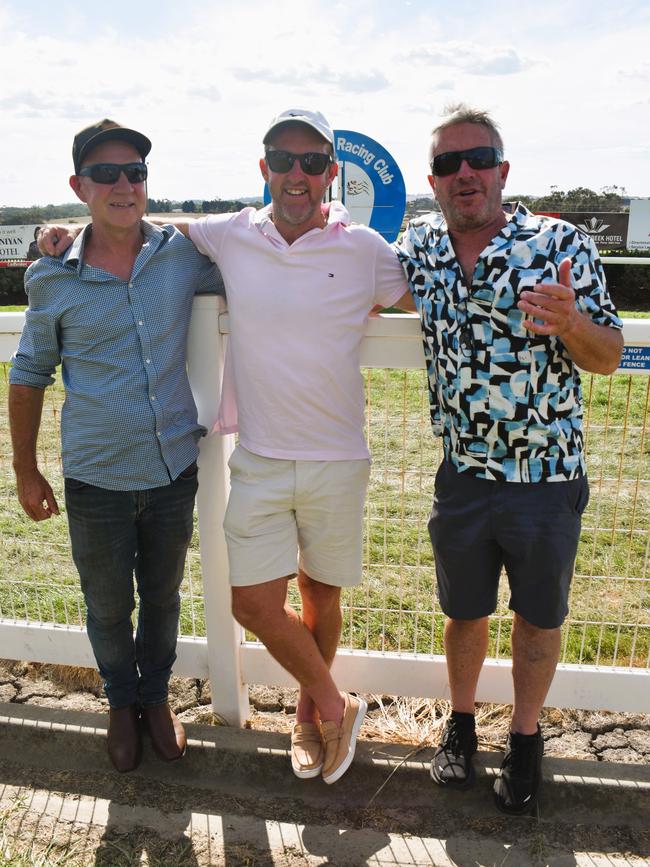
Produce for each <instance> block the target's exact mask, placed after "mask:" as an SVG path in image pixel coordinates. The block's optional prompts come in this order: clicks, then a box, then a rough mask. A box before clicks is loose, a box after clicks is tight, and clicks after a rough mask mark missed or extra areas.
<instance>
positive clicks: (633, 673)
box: [0, 260, 650, 725]
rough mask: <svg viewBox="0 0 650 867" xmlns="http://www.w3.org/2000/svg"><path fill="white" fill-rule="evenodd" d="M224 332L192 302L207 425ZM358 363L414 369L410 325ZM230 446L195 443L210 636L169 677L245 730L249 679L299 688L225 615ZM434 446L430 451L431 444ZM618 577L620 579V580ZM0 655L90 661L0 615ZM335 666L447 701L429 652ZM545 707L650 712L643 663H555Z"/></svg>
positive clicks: (636, 342) (53, 635) (643, 608)
mask: <svg viewBox="0 0 650 867" xmlns="http://www.w3.org/2000/svg"><path fill="white" fill-rule="evenodd" d="M636 261H638V260H636ZM23 322H24V314H22V313H5V314H0V361H7V360H8V359H9V357H10V355H11V353H12V352H13V350H14V349H15V347H16V345H17V342H18V339H19V335H20V332H21V330H22V326H23ZM227 332H228V319H227V314H221V315H219V314H218V311H217V301H216V299H215V298H212V297H207V296H204V297H199V298H196V299H195V302H194V313H193V317H192V324H191V329H190V343H189V357H188V367H189V374H190V380H191V383H192V389H193V391H194V395H195V399H196V402H197V406H198V410H199V418H200V421H201V422H202V424H204V425H205V426H206V427H208V428H211V426H212V424H213V423H214V420H215V418H216V412H217V406H218V402H219V383H220V379H221V372H222V370H223V343H224V337H225V335H226V334H227ZM624 336H625V342H626V345H631V346H636V347H639V346H640V347H649V346H650V320H646V321H644V320H631V319H629V320H625V328H624ZM644 352H645V350H644ZM362 363H363V365H364V366H365V367H368V368H382V369H387V368H389V369H391V368H392V369H395V368H398V369H410V368H421V367H422V364H423V361H422V346H421V337H420V327H419V323H418V320H417V318H415V317H413V316H409V315H385V316H381V317H378V318H375V319H372V320H371V322H370V323H369V327H368V331H367V336H366V339H365V341H364V345H363V353H362ZM620 373H622V374H623V373H624V374H630V373H637V374H639V373H645V374H646V375H647V374H648V373H650V371H648V370H647V369H642V368H639V369H638V370H633V369H632V370H630V369H625V370H621V371H620ZM646 412H647V404H646ZM646 425H647V418H646V419H645V420H644V421H643V423H642V424H641V432H640V438H641V445H640V449H641V451H642V453H645V450H646V449H647V448H648V445H649V444H648V440H647V439H646ZM648 439H650V436H648ZM233 446H234V438H233V437H232V436H226V437H221V436H209V437H207V438H205V439H204V440H203V441H202V444H201V454H200V459H199V467H200V470H199V479H200V485H199V493H198V499H197V511H198V522H199V536H200V555H201V574H202V582H203V604H204V613H205V637H196V636H186V635H181V636H180V638H179V644H178V659H177V663H176V665H175V669H174V670H175V673H176V674H180V675H185V676H193V677H209V679H210V682H211V690H212V701H213V707H214V710H215V711H216V712H217V713H219V714H220V715H221V716H222V717H224V718H225V719H226V720H227V721H228V722H230V723H231V724H235V725H241V724H242V723H243V722H244V721H245V719H246V717H247V716H248V710H249V708H248V693H247V686H246V685H247V684H249V683H264V684H269V685H271V684H274V685H294V682H293V681H292V679H291V678H290V676H289V675H288V674H286V672H284V671H283V670H282V669H281V668H280V667H279V666H278V665H277V664H276V663H275V662H274V661H273V659H272V658H271V657H270V656H269V654H268V653H267V651H266V650H265V648H263V647H262V646H261V645H260V644H259V643H257V642H252V641H250V642H249V641H245V640H244V635H243V633H242V630H241V629H240V628H239V627H238V626H237V625H236V624H235V623H234V621H233V619H232V617H231V614H230V590H229V586H228V562H227V552H226V547H225V539H224V536H223V531H222V528H221V524H222V519H223V514H224V509H225V504H226V499H227V493H228V485H229V478H228V467H227V460H228V457H229V455H230V452H231V451H232V448H233ZM430 448H431V449H433V442H432V441H431V443H430ZM619 476H620V474H619ZM643 478H644V482H643V483H644V484H648V483H650V480H648V479H647V477H643ZM619 482H620V478H619ZM642 526H643V525H642ZM630 533H632V530H630ZM641 544H642V545H643V540H641ZM645 544H646V555H645V564H644V566H643V570H642V574H641V575H640V577H639V576H637V577H635V579H634V580H635V581H637V582H640V584H641V586H642V589H641V594H640V596H639V600H640V601H639V602H638V605H636V614H635V615H634V617H635V618H636V625H637V631H638V629H641V630H646V632H645V634H646V635H647V634H648V631H650V616H648V610H647V604H648V603H647V600H648V598H650V563H649V562H648V560H649V559H650V558H649V555H648V548H647V541H646V543H645ZM623 580H626V579H625V576H623ZM644 600H645V601H644ZM0 601H1V600H0ZM3 610H4V608H3ZM644 618H645V619H644ZM0 656H2V657H8V658H12V659H29V660H33V661H42V662H50V663H58V664H67V665H87V666H92V665H94V660H93V656H92V653H91V650H90V645H89V643H88V640H87V637H86V633H85V630H84V629H83V628H82V627H81V626H79V625H67V624H65V625H59V624H53V623H48V622H44V621H34V620H25V619H17V618H10V617H6V616H5V617H3V618H0ZM333 668H334V675H335V679H336V680H337V683H339V685H340V686H341V688H344V689H353V690H357V691H361V692H369V693H388V694H396V695H410V696H421V697H448V695H449V687H448V683H447V676H446V668H445V664H444V657H442V656H440V655H436V654H430V653H413V652H394V651H383V652H382V651H375V650H369V649H348V648H343V649H341V650H340V651H339V653H338V654H337V658H336V660H335V662H334V667H333ZM511 694H512V691H511V665H510V661H509V660H507V659H496V658H495V659H490V660H488V661H487V663H486V665H485V667H484V670H483V673H482V675H481V678H480V681H479V688H478V695H477V697H478V700H480V701H494V702H506V703H507V702H509V701H510V700H511ZM548 704H549V705H553V706H557V707H580V708H586V709H609V710H621V711H633V712H645V713H647V712H650V658H647V659H646V660H645V663H643V662H642V664H641V665H640V666H639V664H638V662H637V663H636V665H635V666H633V665H632V663H630V665H625V666H621V665H587V664H579V665H578V664H571V663H566V662H565V663H561V664H560V665H559V667H558V671H557V673H556V676H555V679H554V682H553V685H552V687H551V690H550V693H549V696H548Z"/></svg>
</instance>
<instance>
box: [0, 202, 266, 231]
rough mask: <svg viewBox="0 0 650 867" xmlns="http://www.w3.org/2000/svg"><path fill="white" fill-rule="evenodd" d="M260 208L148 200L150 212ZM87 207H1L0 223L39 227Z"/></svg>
mask: <svg viewBox="0 0 650 867" xmlns="http://www.w3.org/2000/svg"><path fill="white" fill-rule="evenodd" d="M247 204H249V205H253V206H254V207H260V206H261V204H262V202H261V200H260V201H253V202H248V203H246V202H241V201H239V199H205V200H203V201H199V200H196V199H187V200H186V201H184V202H181V201H176V200H175V199H147V209H148V213H149V214H170V213H172V211H182V212H183V213H184V214H229V213H232V212H233V211H241V209H242V208H245V207H246V205H247ZM88 213H89V212H88V208H87V207H86V206H85V205H84V204H83V202H70V203H68V204H67V205H31V206H30V207H29V208H14V207H0V226H39V225H40V224H41V223H54V222H56V220H66V219H67V218H68V217H87V216H88Z"/></svg>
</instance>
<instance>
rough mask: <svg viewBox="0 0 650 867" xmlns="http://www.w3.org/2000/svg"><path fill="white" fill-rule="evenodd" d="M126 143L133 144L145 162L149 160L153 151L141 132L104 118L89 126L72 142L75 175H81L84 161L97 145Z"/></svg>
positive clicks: (80, 131)
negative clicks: (113, 142)
mask: <svg viewBox="0 0 650 867" xmlns="http://www.w3.org/2000/svg"><path fill="white" fill-rule="evenodd" d="M115 139H117V140H118V141H126V142H128V143H129V144H132V145H133V147H134V148H135V149H136V150H137V152H138V153H139V154H140V156H141V157H142V159H143V160H145V159H146V158H147V154H148V153H149V151H150V150H151V142H150V141H149V139H148V138H147V137H146V135H142V133H141V132H136V131H135V130H134V129H128V128H127V127H125V126H121V125H120V124H119V123H116V122H115V121H114V120H109V119H108V118H106V117H105V118H104V120H100V121H98V123H94V124H92V126H87V127H85V128H84V129H81V130H79V132H78V133H77V134H76V136H75V137H74V141H73V142H72V162H73V163H74V170H75V174H79V169H80V168H81V164H82V163H83V161H84V158H85V156H86V154H87V153H88V151H90V150H92V149H93V148H94V147H97V145H99V144H101V143H102V142H105V141H114V140H115Z"/></svg>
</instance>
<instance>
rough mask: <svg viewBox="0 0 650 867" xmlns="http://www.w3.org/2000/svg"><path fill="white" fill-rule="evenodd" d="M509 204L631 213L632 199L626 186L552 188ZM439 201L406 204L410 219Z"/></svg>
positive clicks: (423, 199)
mask: <svg viewBox="0 0 650 867" xmlns="http://www.w3.org/2000/svg"><path fill="white" fill-rule="evenodd" d="M507 199H508V200H509V201H518V202H522V204H524V205H525V206H526V207H527V208H529V209H530V210H531V211H533V212H539V211H567V212H571V211H606V212H609V213H613V212H619V211H629V209H630V197H629V196H628V194H627V192H626V190H625V187H617V186H616V184H612V185H611V186H608V187H602V189H601V191H600V192H599V193H596V192H594V190H590V189H589V188H588V187H576V188H575V189H574V190H567V191H566V192H565V191H564V190H560V189H558V187H551V190H550V192H549V193H547V194H546V195H544V196H514V195H513V196H511V195H508V196H507ZM439 210H440V209H439V208H438V205H437V202H435V201H434V200H433V198H432V196H419V197H418V198H417V199H413V200H412V201H410V202H407V203H406V214H405V216H406V218H407V219H411V218H413V217H415V216H416V215H417V214H422V213H425V212H427V211H439Z"/></svg>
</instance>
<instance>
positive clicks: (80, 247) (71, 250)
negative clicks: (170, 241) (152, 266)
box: [62, 220, 171, 273]
mask: <svg viewBox="0 0 650 867" xmlns="http://www.w3.org/2000/svg"><path fill="white" fill-rule="evenodd" d="M91 231H92V223H88V225H87V226H85V227H84V229H83V231H82V232H79V234H78V235H77V237H76V238H75V239H74V241H73V242H72V244H70V246H69V247H68V249H67V250H66V251H65V253H64V254H63V257H62V261H63V263H64V264H65V265H69V266H70V267H72V268H75V269H76V270H77V272H78V273H81V268H82V267H83V263H84V250H85V248H86V244H87V242H88V238H89V237H90V233H91ZM142 234H143V235H144V243H145V244H148V243H151V242H153V245H154V246H155V247H156V248H157V247H158V246H159V245H160V243H161V242H162V241H165V240H167V238H168V237H169V235H170V234H171V230H170V227H169V226H154V225H153V224H152V223H148V222H147V221H146V220H142ZM143 246H144V245H143Z"/></svg>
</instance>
